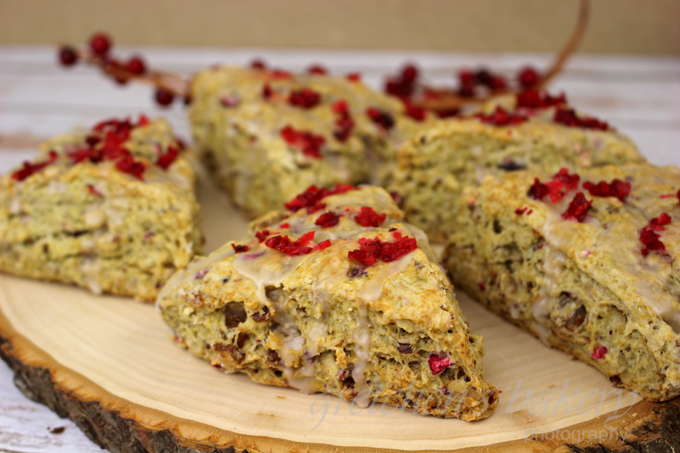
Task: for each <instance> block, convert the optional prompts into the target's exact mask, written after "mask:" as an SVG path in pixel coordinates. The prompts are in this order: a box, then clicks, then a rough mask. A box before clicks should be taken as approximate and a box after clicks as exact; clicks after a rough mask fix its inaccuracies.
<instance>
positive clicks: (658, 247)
mask: <svg viewBox="0 0 680 453" xmlns="http://www.w3.org/2000/svg"><path fill="white" fill-rule="evenodd" d="M670 222H671V219H670V216H669V215H668V214H665V213H663V214H661V215H660V216H659V217H657V218H654V219H651V220H650V221H649V225H646V226H645V227H644V228H643V229H642V231H641V232H640V242H641V243H642V250H641V252H642V254H643V255H644V256H647V255H648V254H649V252H651V251H654V252H660V253H663V252H665V251H666V246H665V245H664V244H663V242H661V239H660V237H661V236H659V234H658V233H657V232H656V231H663V230H664V229H665V228H664V227H663V225H668V224H669V223H670ZM655 230H656V231H655Z"/></svg>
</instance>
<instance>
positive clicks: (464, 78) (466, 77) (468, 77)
mask: <svg viewBox="0 0 680 453" xmlns="http://www.w3.org/2000/svg"><path fill="white" fill-rule="evenodd" d="M458 81H459V82H460V84H461V85H462V86H472V85H474V84H475V73H474V72H472V71H470V70H467V69H464V70H462V71H460V72H459V73H458Z"/></svg>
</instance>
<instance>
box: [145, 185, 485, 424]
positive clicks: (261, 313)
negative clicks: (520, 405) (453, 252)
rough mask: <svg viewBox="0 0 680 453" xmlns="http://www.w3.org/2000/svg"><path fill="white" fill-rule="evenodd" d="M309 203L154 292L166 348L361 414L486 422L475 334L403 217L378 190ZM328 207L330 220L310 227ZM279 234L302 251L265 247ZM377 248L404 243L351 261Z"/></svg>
mask: <svg viewBox="0 0 680 453" xmlns="http://www.w3.org/2000/svg"><path fill="white" fill-rule="evenodd" d="M345 189H347V188H345ZM317 201H318V202H317V203H316V204H313V205H311V204H310V205H308V206H307V208H300V209H298V210H297V211H295V212H293V213H285V212H272V213H270V214H268V215H266V216H265V217H263V218H261V219H258V220H257V221H254V222H253V223H252V225H251V234H249V236H248V237H246V238H245V239H244V240H242V241H239V242H233V243H228V244H226V245H225V246H224V247H222V248H220V249H218V250H216V251H215V252H213V253H212V254H210V255H209V256H207V257H202V258H197V259H195V260H194V261H193V262H192V263H191V265H190V266H189V267H188V268H187V269H186V270H184V271H180V272H178V273H177V274H175V275H174V276H173V277H172V278H171V280H170V281H169V283H168V284H167V285H166V286H165V288H164V289H163V291H162V293H161V295H160V296H159V298H158V306H159V307H160V310H161V313H162V316H163V318H164V319H165V321H166V322H167V323H168V324H169V326H170V327H171V328H172V329H173V331H174V334H175V341H176V342H177V343H178V344H180V345H181V346H183V347H185V348H187V349H188V350H189V351H191V352H192V353H193V354H195V355H197V356H199V357H202V358H204V359H206V360H208V361H210V363H211V364H212V365H213V366H215V367H217V368H221V369H223V370H225V371H227V372H235V371H238V372H243V373H246V374H247V375H248V376H250V378H251V379H252V380H253V381H255V382H259V383H262V384H269V385H278V386H287V387H294V388H298V389H300V390H301V391H303V392H305V393H314V392H328V393H330V394H333V395H336V396H339V397H341V398H344V399H346V400H354V401H355V402H356V403H357V404H359V405H361V406H365V405H366V404H368V403H369V402H370V401H375V402H377V403H385V404H389V405H395V406H402V407H406V408H409V409H411V410H413V411H417V412H419V413H421V414H431V415H435V416H439V417H453V418H461V419H464V420H477V419H482V418H485V417H488V416H489V415H490V414H491V413H492V412H493V410H494V409H495V408H496V406H497V403H498V395H497V391H496V389H495V388H494V387H493V386H491V385H489V384H488V383H487V382H486V381H485V380H484V378H483V370H482V363H481V358H482V355H483V345H482V338H481V337H478V336H475V335H471V334H470V332H469V328H468V325H467V323H466V321H465V320H464V318H463V315H462V313H461V311H460V308H459V306H458V304H457V302H456V299H455V294H454V291H453V286H452V285H451V284H450V282H449V280H448V278H447V277H446V274H445V272H444V271H443V269H442V268H441V266H440V265H439V264H438V263H437V260H436V257H435V256H434V253H433V252H432V250H431V248H430V247H429V245H428V243H427V238H426V237H425V236H424V235H423V233H422V231H419V230H417V229H415V228H414V227H412V226H410V225H408V224H405V223H402V220H403V213H402V212H401V211H400V210H399V209H398V208H397V206H396V204H395V203H394V202H393V201H392V199H391V197H390V195H389V194H388V193H387V192H385V191H384V190H383V189H380V188H377V187H372V186H363V187H361V188H358V189H357V188H355V189H352V190H349V191H346V192H344V193H337V194H335V195H332V194H331V195H328V196H326V197H324V198H323V199H321V200H320V201H319V200H317ZM320 205H322V208H320V207H319V206H320ZM362 207H363V208H364V209H363V211H364V214H366V211H367V209H366V208H367V207H370V208H371V210H372V211H373V213H372V214H375V215H376V216H377V217H376V216H373V220H374V222H372V223H370V225H371V226H362V225H361V224H359V223H358V222H359V220H357V218H360V217H361V216H359V214H360V213H361V212H362ZM328 212H331V213H333V214H334V215H337V216H340V217H339V219H338V223H337V224H336V225H334V226H327V227H323V226H320V225H318V224H317V223H322V224H324V222H320V221H319V218H321V217H322V216H325V219H328V218H329V217H332V215H330V214H328ZM372 214H371V215H372ZM357 216H359V217H357ZM366 217H367V216H365V215H364V220H366ZM329 223H333V222H329ZM364 223H366V222H364ZM324 225H325V224H324ZM373 225H375V226H373ZM253 235H254V236H253ZM283 237H285V238H288V240H290V241H292V243H294V244H299V243H302V244H304V246H306V247H308V250H304V251H302V252H300V253H299V254H296V253H297V252H296V250H297V249H295V248H293V249H286V248H281V247H279V248H272V247H276V244H279V243H280V242H281V238H283ZM413 237H415V238H416V239H413ZM261 241H262V242H261ZM372 241H373V242H372ZM375 241H377V243H382V244H383V247H386V249H385V250H392V251H395V250H397V249H400V247H404V246H407V245H409V244H410V246H411V247H410V248H408V249H407V250H403V249H401V253H397V254H396V255H394V254H392V255H391V258H388V257H386V256H387V255H383V257H382V258H379V259H378V260H377V261H375V262H374V263H372V264H370V265H367V264H366V263H365V262H363V261H357V260H355V259H350V258H349V256H350V252H352V251H354V250H359V249H361V248H362V245H361V244H362V243H363V244H364V246H366V244H368V243H373V244H374V245H375V243H376V242H375ZM286 242H287V241H286ZM385 244H388V245H385ZM282 250H283V251H282ZM390 254H391V252H389V253H388V255H390ZM383 259H384V260H386V261H383Z"/></svg>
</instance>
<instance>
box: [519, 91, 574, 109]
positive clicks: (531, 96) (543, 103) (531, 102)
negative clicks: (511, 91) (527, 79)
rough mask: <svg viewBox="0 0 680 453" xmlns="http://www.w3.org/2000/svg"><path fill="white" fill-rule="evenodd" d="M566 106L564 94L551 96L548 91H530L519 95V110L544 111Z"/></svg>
mask: <svg viewBox="0 0 680 453" xmlns="http://www.w3.org/2000/svg"><path fill="white" fill-rule="evenodd" d="M566 104H567V97H566V96H565V95H564V93H562V94H560V95H559V96H551V95H550V94H549V93H548V92H547V91H542V90H532V89H529V90H525V91H523V92H521V93H518V94H517V108H528V109H543V108H548V107H553V106H555V105H566Z"/></svg>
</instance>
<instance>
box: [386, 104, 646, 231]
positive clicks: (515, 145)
mask: <svg viewBox="0 0 680 453" xmlns="http://www.w3.org/2000/svg"><path fill="white" fill-rule="evenodd" d="M518 99H519V102H518ZM497 109H498V110H497ZM644 161H645V160H644V158H643V157H642V156H641V155H640V153H639V152H638V150H637V148H636V146H635V145H634V144H633V142H632V141H631V140H630V139H628V138H627V137H625V136H623V135H621V134H619V133H617V132H616V131H614V130H613V129H611V127H609V126H608V125H607V124H605V123H602V122H599V121H597V120H594V119H593V118H588V117H584V116H582V115H577V114H575V113H574V112H573V110H571V108H570V107H568V106H567V105H566V100H565V99H564V96H560V97H551V96H550V95H548V94H547V93H543V92H537V91H529V92H525V93H522V94H520V95H518V96H517V97H515V96H512V97H503V98H501V99H498V100H495V101H494V102H493V103H489V104H488V105H487V106H485V107H484V109H483V110H482V111H481V112H480V113H478V114H476V115H471V116H469V117H465V118H454V119H448V120H440V121H438V122H435V124H434V125H431V126H430V127H429V128H427V129H424V128H423V129H422V131H421V132H420V133H418V134H416V135H415V136H414V137H413V138H412V139H411V140H409V141H408V142H407V143H406V144H405V145H404V146H402V147H401V148H400V149H399V151H398V168H397V170H396V171H395V174H394V177H393V179H392V180H391V181H390V183H389V184H388V185H387V189H388V190H390V191H394V192H397V193H398V194H399V195H400V196H401V199H402V200H403V201H402V203H403V204H402V206H401V207H402V209H403V210H404V212H405V213H406V218H407V220H408V221H409V222H410V223H412V224H414V225H415V226H417V227H419V228H421V229H423V230H424V231H425V232H426V233H427V234H428V237H429V238H430V240H431V241H434V242H443V241H445V240H446V236H447V235H448V234H449V233H451V232H453V231H455V229H456V218H455V217H456V214H457V212H458V200H460V194H461V193H462V191H463V189H464V188H465V187H467V186H474V185H476V184H478V183H479V182H480V181H481V180H482V179H483V178H484V177H485V176H487V175H499V174H503V173H506V172H512V171H517V170H520V169H529V170H531V169H537V170H544V171H546V172H549V173H554V172H556V171H557V170H559V169H560V168H562V167H567V168H569V169H572V170H573V169H577V170H578V169H581V168H587V167H598V166H601V165H607V164H613V165H617V164H625V163H642V162H644Z"/></svg>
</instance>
